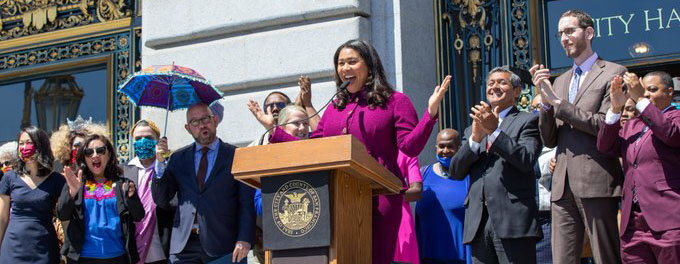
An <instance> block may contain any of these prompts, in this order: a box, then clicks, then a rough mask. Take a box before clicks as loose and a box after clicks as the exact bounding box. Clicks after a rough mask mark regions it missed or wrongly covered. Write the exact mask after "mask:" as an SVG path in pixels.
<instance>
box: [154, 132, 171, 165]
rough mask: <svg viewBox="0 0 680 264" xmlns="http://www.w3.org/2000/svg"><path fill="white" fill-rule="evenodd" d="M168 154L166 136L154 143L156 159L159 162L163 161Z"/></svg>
mask: <svg viewBox="0 0 680 264" xmlns="http://www.w3.org/2000/svg"><path fill="white" fill-rule="evenodd" d="M169 156H170V149H168V138H166V137H162V138H160V139H159V140H158V143H156V160H158V161H159V162H163V161H165V159H166V158H167V157H169Z"/></svg>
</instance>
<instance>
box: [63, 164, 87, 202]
mask: <svg viewBox="0 0 680 264" xmlns="http://www.w3.org/2000/svg"><path fill="white" fill-rule="evenodd" d="M64 178H65V179H66V184H68V194H69V195H71V198H73V197H76V194H78V192H79V191H80V188H82V186H83V170H82V169H78V175H77V176H76V174H75V173H74V172H73V170H72V169H71V167H69V166H66V167H64Z"/></svg>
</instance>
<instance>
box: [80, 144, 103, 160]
mask: <svg viewBox="0 0 680 264" xmlns="http://www.w3.org/2000/svg"><path fill="white" fill-rule="evenodd" d="M83 153H85V156H87V157H92V156H93V155H94V153H97V155H99V156H101V155H104V154H106V146H101V147H98V148H94V149H91V148H85V149H84V150H83Z"/></svg>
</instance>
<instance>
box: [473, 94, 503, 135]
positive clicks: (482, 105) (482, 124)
mask: <svg viewBox="0 0 680 264" xmlns="http://www.w3.org/2000/svg"><path fill="white" fill-rule="evenodd" d="M470 110H472V113H473V114H474V115H471V117H472V119H474V120H475V121H476V122H477V123H478V124H479V128H481V129H482V131H483V132H484V134H485V135H489V134H491V133H493V132H494V131H495V130H496V128H498V115H499V114H498V112H499V110H498V107H495V108H494V109H491V106H490V105H489V104H487V103H486V102H479V104H478V105H475V106H474V107H472V108H471V109H470Z"/></svg>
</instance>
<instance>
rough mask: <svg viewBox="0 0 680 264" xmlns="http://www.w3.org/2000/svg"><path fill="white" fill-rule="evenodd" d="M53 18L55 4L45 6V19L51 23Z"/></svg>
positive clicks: (55, 15)
mask: <svg viewBox="0 0 680 264" xmlns="http://www.w3.org/2000/svg"><path fill="white" fill-rule="evenodd" d="M55 19H57V6H56V5H54V6H50V7H47V21H48V22H50V23H51V22H54V20H55Z"/></svg>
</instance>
